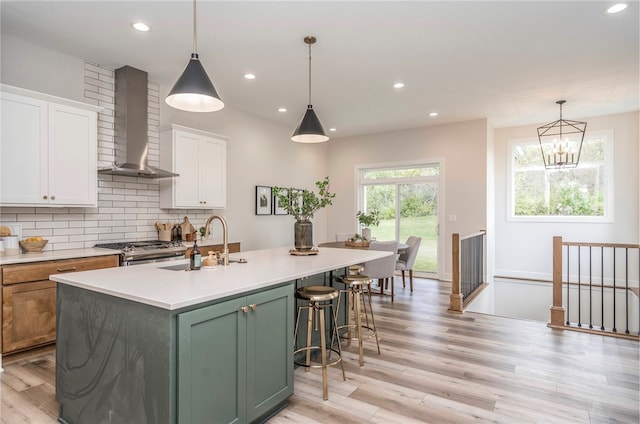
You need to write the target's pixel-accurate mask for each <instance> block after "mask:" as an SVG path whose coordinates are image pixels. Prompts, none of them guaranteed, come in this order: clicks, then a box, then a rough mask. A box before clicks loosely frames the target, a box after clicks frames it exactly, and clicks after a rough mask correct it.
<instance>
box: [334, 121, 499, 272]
mask: <svg viewBox="0 0 640 424" xmlns="http://www.w3.org/2000/svg"><path fill="white" fill-rule="evenodd" d="M486 155H487V122H486V120H484V119H479V120H474V121H468V122H461V123H456V124H448V125H438V126H433V127H424V128H416V129H408V130H403V131H395V132H389V133H382V134H372V135H367V136H362V137H352V138H344V139H340V140H336V141H335V142H329V158H328V160H329V175H331V178H332V182H331V186H332V188H333V190H334V191H336V193H337V196H336V201H335V202H334V205H333V206H332V207H331V208H330V209H329V210H328V214H329V227H328V237H329V238H331V237H333V235H334V234H335V233H342V232H351V231H353V230H354V229H355V228H356V224H355V214H356V212H357V205H356V204H355V201H354V199H355V198H356V196H355V191H354V190H355V187H354V181H355V167H356V166H357V165H362V164H371V163H376V164H382V163H390V162H402V161H416V160H426V161H429V160H433V159H443V166H442V168H441V172H442V175H443V178H444V184H443V187H444V193H440V202H444V206H445V207H444V218H446V217H448V216H449V215H456V217H457V221H456V222H455V223H450V222H448V220H447V219H441V226H440V241H441V243H440V246H444V247H443V248H442V249H441V250H442V251H441V252H440V257H439V262H440V263H439V265H438V268H439V272H438V273H439V276H440V278H441V279H444V280H449V279H451V234H453V233H460V234H462V235H464V234H470V233H475V232H478V231H479V230H481V229H485V227H486V222H487V214H486V213H487V212H486V211H487V204H486V202H487V189H486V188H487V183H486V178H487V177H486V175H487V171H486V166H487V158H486ZM441 218H442V217H441Z"/></svg>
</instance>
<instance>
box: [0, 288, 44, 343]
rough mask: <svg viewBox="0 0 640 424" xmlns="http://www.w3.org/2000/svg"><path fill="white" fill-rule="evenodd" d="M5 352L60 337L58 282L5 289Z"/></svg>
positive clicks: (3, 291)
mask: <svg viewBox="0 0 640 424" xmlns="http://www.w3.org/2000/svg"><path fill="white" fill-rule="evenodd" d="M2 297H3V301H2V353H8V352H14V351H17V350H22V349H26V348H29V347H33V346H38V345H41V344H44V343H52V342H54V341H55V340H56V283H55V282H53V281H40V282H37V283H26V284H16V285H12V286H7V287H3V288H2Z"/></svg>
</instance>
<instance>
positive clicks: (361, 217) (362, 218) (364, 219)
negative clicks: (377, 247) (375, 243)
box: [356, 210, 380, 241]
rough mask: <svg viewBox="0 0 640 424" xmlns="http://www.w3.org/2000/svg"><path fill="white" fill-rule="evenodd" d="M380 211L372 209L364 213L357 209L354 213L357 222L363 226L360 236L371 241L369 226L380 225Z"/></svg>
mask: <svg viewBox="0 0 640 424" xmlns="http://www.w3.org/2000/svg"><path fill="white" fill-rule="evenodd" d="M379 215H380V212H378V211H377V210H373V211H371V212H369V213H364V212H362V211H358V213H357V214H356V218H358V222H359V223H360V225H362V226H363V228H362V237H363V238H364V239H365V240H367V241H371V228H370V227H377V226H378V225H380V216H379Z"/></svg>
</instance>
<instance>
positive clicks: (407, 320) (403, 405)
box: [0, 278, 640, 424]
mask: <svg viewBox="0 0 640 424" xmlns="http://www.w3.org/2000/svg"><path fill="white" fill-rule="evenodd" d="M414 285H415V291H414V293H413V295H410V294H409V288H408V287H407V288H406V289H402V283H401V279H400V278H397V279H396V292H397V296H396V299H395V302H394V303H391V299H390V298H389V297H386V296H385V297H380V296H376V297H374V308H375V313H376V319H377V324H378V330H379V333H380V346H381V350H382V354H381V355H380V356H378V355H377V352H376V351H375V342H374V341H373V340H369V341H367V342H366V343H365V346H366V352H365V365H364V367H360V366H359V365H358V358H357V354H356V350H355V346H349V347H347V346H345V352H344V358H345V369H346V372H347V381H342V378H341V374H340V371H339V368H337V367H333V368H331V369H330V372H329V379H330V381H329V400H328V401H323V400H322V385H321V379H320V372H319V370H312V371H311V372H309V373H305V372H304V369H302V368H299V369H297V370H296V371H295V394H294V395H293V396H292V397H291V398H290V400H289V405H288V406H287V408H285V409H284V410H283V411H281V412H280V413H279V414H278V415H276V416H275V417H273V418H272V419H271V420H270V421H269V423H270V424H285V423H286V424H289V423H340V424H349V423H365V422H371V423H385V424H387V423H399V424H400V423H402V424H407V423H425V422H427V423H471V422H473V423H479V422H480V423H481V422H496V423H571V424H572V423H633V424H637V423H638V422H640V416H639V410H640V398H639V390H640V382H639V363H640V362H639V344H638V342H635V341H630V340H623V339H616V338H607V337H601V336H597V335H590V334H583V333H575V332H570V331H564V332H563V331H558V330H551V329H549V328H547V327H546V325H545V323H539V322H533V321H524V320H516V319H509V318H501V317H495V316H489V315H481V314H473V313H465V314H464V315H455V314H449V313H447V312H446V309H447V305H448V293H449V290H450V285H449V284H447V283H442V282H437V281H433V280H425V279H416V280H415V281H414ZM10 361H11V362H10V363H5V373H4V374H2V375H1V376H0V380H1V384H0V396H1V409H0V416H1V419H0V422H1V423H3V424H4V423H7V424H9V423H11V424H14V423H22V422H31V423H54V422H55V417H56V416H57V404H56V402H55V399H54V387H55V385H54V380H55V375H54V372H55V365H54V361H55V355H54V353H53V351H51V350H49V351H48V352H46V351H45V352H42V353H40V354H38V355H36V356H27V357H22V358H14V359H12V360H10ZM132 424H133V423H132ZM194 424H199V423H194Z"/></svg>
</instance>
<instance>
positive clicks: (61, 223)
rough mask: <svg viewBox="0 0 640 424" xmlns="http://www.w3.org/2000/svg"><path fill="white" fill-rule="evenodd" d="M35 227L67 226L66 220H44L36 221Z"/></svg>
mask: <svg viewBox="0 0 640 424" xmlns="http://www.w3.org/2000/svg"><path fill="white" fill-rule="evenodd" d="M36 228H37V229H40V228H69V222H68V221H44V222H36Z"/></svg>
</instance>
